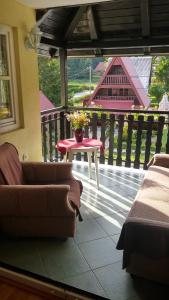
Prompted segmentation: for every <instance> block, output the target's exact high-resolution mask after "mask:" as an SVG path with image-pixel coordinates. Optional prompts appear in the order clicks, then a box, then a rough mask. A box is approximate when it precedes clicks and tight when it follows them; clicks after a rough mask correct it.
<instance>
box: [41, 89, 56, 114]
mask: <svg viewBox="0 0 169 300" xmlns="http://www.w3.org/2000/svg"><path fill="white" fill-rule="evenodd" d="M39 96H40V111H43V110H48V109H52V108H55V106H54V105H53V103H52V102H51V101H50V100H49V99H48V98H47V97H46V96H45V95H44V94H43V92H42V91H39Z"/></svg>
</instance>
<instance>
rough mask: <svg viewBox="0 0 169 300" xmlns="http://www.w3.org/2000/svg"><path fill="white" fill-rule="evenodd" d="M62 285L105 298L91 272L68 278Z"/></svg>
mask: <svg viewBox="0 0 169 300" xmlns="http://www.w3.org/2000/svg"><path fill="white" fill-rule="evenodd" d="M64 283H66V284H69V285H71V286H74V287H76V288H80V289H82V290H84V291H88V292H90V293H94V294H96V295H99V296H103V297H107V295H106V294H105V292H104V290H103V288H102V287H101V285H100V283H99V281H98V280H97V279H96V276H95V275H94V274H93V272H92V271H89V272H86V273H83V274H81V275H78V276H72V277H68V278H66V279H65V280H64Z"/></svg>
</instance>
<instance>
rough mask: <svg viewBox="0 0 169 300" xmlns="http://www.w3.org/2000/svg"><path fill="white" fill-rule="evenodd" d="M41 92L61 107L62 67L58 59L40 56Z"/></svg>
mask: <svg viewBox="0 0 169 300" xmlns="http://www.w3.org/2000/svg"><path fill="white" fill-rule="evenodd" d="M38 65H39V83H40V90H41V91H42V92H43V93H44V94H45V95H46V96H47V97H48V98H49V100H51V101H52V102H53V104H54V105H55V106H59V105H60V102H61V101H60V65H59V60H58V59H57V58H53V59H51V58H48V57H43V56H39V57H38Z"/></svg>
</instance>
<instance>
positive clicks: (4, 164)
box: [0, 143, 24, 185]
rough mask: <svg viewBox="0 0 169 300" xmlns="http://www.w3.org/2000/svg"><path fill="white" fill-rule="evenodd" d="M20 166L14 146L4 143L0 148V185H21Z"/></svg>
mask: <svg viewBox="0 0 169 300" xmlns="http://www.w3.org/2000/svg"><path fill="white" fill-rule="evenodd" d="M23 183H24V180H23V172H22V166H21V163H20V161H19V156H18V151H17V150H16V148H15V146H14V145H12V144H9V143H4V144H3V145H1V146H0V184H9V185H16V184H23Z"/></svg>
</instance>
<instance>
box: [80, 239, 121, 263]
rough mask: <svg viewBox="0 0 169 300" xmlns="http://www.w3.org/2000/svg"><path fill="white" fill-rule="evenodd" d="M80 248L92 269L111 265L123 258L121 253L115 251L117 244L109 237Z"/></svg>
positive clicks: (83, 244)
mask: <svg viewBox="0 0 169 300" xmlns="http://www.w3.org/2000/svg"><path fill="white" fill-rule="evenodd" d="M79 247H80V250H81V252H82V253H83V255H84V257H85V259H86V260H87V262H88V264H89V265H90V267H91V268H92V269H95V268H98V267H101V266H105V265H108V264H111V263H113V262H115V261H119V260H121V258H122V256H121V255H122V253H121V251H118V250H116V249H115V244H114V242H113V241H112V240H111V239H110V238H109V237H106V238H102V239H98V240H94V241H91V242H85V243H81V244H79Z"/></svg>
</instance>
